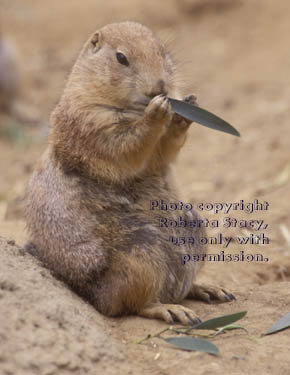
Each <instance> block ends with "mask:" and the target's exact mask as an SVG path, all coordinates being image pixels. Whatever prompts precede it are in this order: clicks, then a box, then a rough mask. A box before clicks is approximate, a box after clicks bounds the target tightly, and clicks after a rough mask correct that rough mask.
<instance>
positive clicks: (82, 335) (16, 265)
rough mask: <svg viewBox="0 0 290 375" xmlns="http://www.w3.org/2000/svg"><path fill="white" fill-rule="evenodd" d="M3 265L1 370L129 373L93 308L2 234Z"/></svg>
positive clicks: (29, 374) (0, 255)
mask: <svg viewBox="0 0 290 375" xmlns="http://www.w3.org/2000/svg"><path fill="white" fill-rule="evenodd" d="M0 264H1V275H0V301H1V303H0V316H1V324H0V338H1V351H0V373H1V374H3V375H4V374H21V375H25V374H27V375H32V374H37V375H39V374H51V375H53V374H55V375H59V374H72V373H77V374H96V373H107V374H118V373H120V372H119V371H120V369H122V373H126V370H125V369H124V365H123V358H124V355H123V354H122V350H121V349H120V347H119V346H118V345H117V344H116V343H115V342H113V340H112V339H111V338H108V336H107V334H105V333H104V329H103V327H104V325H105V320H104V318H103V317H102V316H101V315H100V314H99V313H98V312H97V311H96V310H95V309H94V308H93V307H92V306H90V305H88V304H86V303H85V302H84V301H83V300H81V299H80V298H78V296H76V295H75V294H74V293H73V292H71V291H70V290H69V289H68V288H67V287H66V286H64V285H63V284H62V283H61V282H59V281H57V280H56V279H54V278H53V277H52V276H51V275H50V273H49V271H48V270H46V269H44V268H42V267H41V265H39V264H38V262H37V261H36V260H35V259H34V258H33V257H31V256H30V255H29V254H26V253H25V252H24V250H23V249H21V248H20V247H18V246H17V245H14V244H13V241H8V242H7V240H6V239H5V238H3V237H0ZM107 331H108V330H107Z"/></svg>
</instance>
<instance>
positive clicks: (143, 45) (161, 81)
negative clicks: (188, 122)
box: [66, 22, 175, 110]
mask: <svg viewBox="0 0 290 375" xmlns="http://www.w3.org/2000/svg"><path fill="white" fill-rule="evenodd" d="M174 68H175V67H174V63H173V61H172V59H171V57H170V55H169V53H168V52H167V50H166V49H165V47H164V45H163V44H162V43H161V41H160V40H159V39H158V38H157V37H156V36H155V35H154V34H153V33H152V31H151V30H149V29H148V28H147V27H145V26H143V25H141V24H139V23H135V22H122V23H115V24H109V25H107V26H104V27H103V28H101V29H100V30H99V31H97V32H95V33H94V34H93V35H92V36H91V37H90V38H89V40H88V41H87V42H86V44H85V46H84V48H83V50H82V51H81V53H80V55H79V57H78V59H77V61H76V63H75V65H74V67H73V70H72V73H71V76H70V78H69V81H68V84H67V88H66V89H68V90H69V93H70V96H71V97H72V99H73V100H74V102H75V103H74V104H75V105H76V106H77V107H80V106H81V107H85V108H86V109H90V107H91V108H93V107H94V106H96V105H101V106H103V105H104V106H109V107H111V106H112V107H117V108H121V109H132V110H143V109H144V107H145V106H146V105H147V104H148V102H149V101H150V100H151V99H152V98H153V97H154V96H156V95H159V94H162V93H163V94H165V95H168V94H170V92H172V91H173V90H174V89H175V87H174Z"/></svg>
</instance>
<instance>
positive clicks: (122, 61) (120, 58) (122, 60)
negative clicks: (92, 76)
mask: <svg viewBox="0 0 290 375" xmlns="http://www.w3.org/2000/svg"><path fill="white" fill-rule="evenodd" d="M116 57H117V60H118V62H119V63H120V64H122V65H125V66H129V61H128V60H127V57H126V56H125V55H124V54H123V53H122V52H117V53H116Z"/></svg>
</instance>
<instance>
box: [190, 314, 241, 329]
mask: <svg viewBox="0 0 290 375" xmlns="http://www.w3.org/2000/svg"><path fill="white" fill-rule="evenodd" d="M246 314H247V311H240V312H238V313H235V314H230V315H224V316H220V317H218V318H214V319H210V320H206V321H205V322H202V323H199V324H196V325H195V326H193V327H190V328H189V329H188V331H191V330H193V329H216V328H219V327H224V326H227V325H229V324H232V323H234V322H236V321H237V320H240V319H242V318H243V317H244V316H245V315H246Z"/></svg>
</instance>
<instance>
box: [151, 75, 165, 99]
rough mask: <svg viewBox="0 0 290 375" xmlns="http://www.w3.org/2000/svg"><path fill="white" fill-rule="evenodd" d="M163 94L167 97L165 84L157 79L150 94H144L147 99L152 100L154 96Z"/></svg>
mask: <svg viewBox="0 0 290 375" xmlns="http://www.w3.org/2000/svg"><path fill="white" fill-rule="evenodd" d="M160 94H164V95H167V91H166V90H165V82H164V81H163V79H159V80H158V81H157V83H156V85H155V86H154V87H153V88H152V89H151V91H150V92H147V93H146V96H148V97H149V98H154V96H157V95H160Z"/></svg>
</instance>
